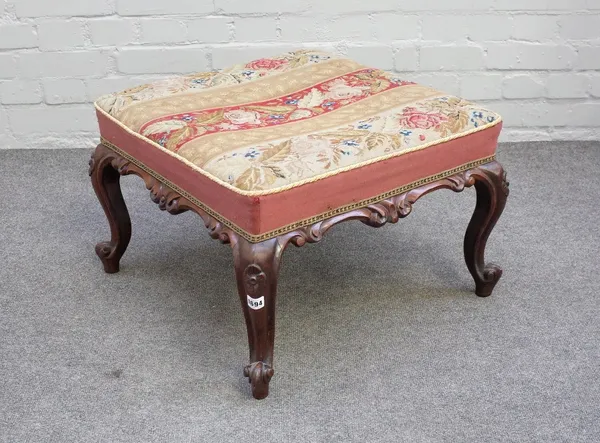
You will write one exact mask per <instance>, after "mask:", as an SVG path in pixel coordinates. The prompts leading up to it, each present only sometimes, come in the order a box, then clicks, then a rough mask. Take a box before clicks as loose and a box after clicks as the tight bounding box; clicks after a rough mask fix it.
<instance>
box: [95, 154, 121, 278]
mask: <svg viewBox="0 0 600 443" xmlns="http://www.w3.org/2000/svg"><path fill="white" fill-rule="evenodd" d="M124 163H125V161H124V159H122V158H121V157H119V156H118V155H117V154H115V153H114V152H113V151H111V150H110V149H108V148H106V147H105V146H104V145H99V146H98V147H97V148H96V150H95V151H94V153H93V154H92V158H91V159H90V170H89V174H90V177H91V179H92V186H93V187H94V191H95V192H96V195H97V196H98V200H99V201H100V204H101V205H102V208H103V209H104V213H105V214H106V218H107V219H108V223H109V225H110V235H111V239H110V241H107V242H101V243H98V244H97V245H96V254H98V257H100V260H101V261H102V264H103V265H104V271H105V272H107V273H109V274H113V273H115V272H119V261H120V260H121V257H122V256H123V254H124V253H125V250H126V249H127V245H128V244H129V240H130V239H131V220H130V218H129V212H128V211H127V206H126V205H125V201H124V200H123V194H122V193H121V185H120V177H121V174H120V172H119V169H120V167H122V166H123V164H124Z"/></svg>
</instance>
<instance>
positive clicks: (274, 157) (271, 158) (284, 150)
mask: <svg viewBox="0 0 600 443" xmlns="http://www.w3.org/2000/svg"><path fill="white" fill-rule="evenodd" d="M291 150H292V141H291V140H286V141H284V142H282V143H279V144H277V145H274V146H273V147H271V148H269V149H267V150H265V151H263V154H262V156H261V157H260V161H261V162H267V161H268V162H269V163H279V162H281V161H283V160H285V158H286V157H287V156H288V155H289V154H290V152H291Z"/></svg>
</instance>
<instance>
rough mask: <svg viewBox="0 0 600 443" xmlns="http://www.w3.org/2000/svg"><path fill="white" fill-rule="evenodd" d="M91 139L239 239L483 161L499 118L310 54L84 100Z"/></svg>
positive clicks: (390, 76) (265, 234) (276, 231)
mask: <svg viewBox="0 0 600 443" xmlns="http://www.w3.org/2000/svg"><path fill="white" fill-rule="evenodd" d="M96 109H97V113H98V118H99V121H100V130H101V135H102V138H103V141H102V142H103V144H105V145H106V146H108V147H109V148H111V149H114V150H116V151H117V152H118V153H119V154H120V155H122V156H124V157H125V158H127V159H128V160H130V161H131V162H133V163H135V164H137V165H138V166H139V167H141V168H143V169H144V170H145V171H146V172H148V173H150V174H151V175H154V176H155V177H156V178H158V179H159V180H160V181H162V182H164V183H167V184H169V186H172V187H173V189H174V190H176V191H177V192H179V193H180V194H181V195H183V196H185V197H186V198H187V199H188V200H190V201H192V202H193V203H194V204H196V205H198V206H199V207H201V208H202V209H204V210H205V211H207V212H209V213H210V214H211V215H212V216H213V217H215V218H217V219H219V220H220V221H222V222H223V223H225V224H226V225H228V226H229V227H230V228H232V229H234V230H235V231H236V232H238V233H239V234H240V235H242V236H244V237H245V238H247V239H248V240H250V241H253V242H256V241H261V240H265V239H268V238H271V237H275V236H277V235H280V234H282V233H285V232H287V231H291V230H293V229H296V228H298V227H300V226H305V225H308V224H311V223H314V222H316V221H318V220H319V219H325V218H328V217H331V216H332V215H333V214H336V213H340V212H345V211H348V210H351V209H353V208H355V207H362V206H365V205H367V204H370V203H371V202H373V203H374V202H378V201H380V200H382V199H384V198H387V197H389V196H392V195H395V194H398V193H401V192H405V191H406V190H408V189H410V188H411V187H415V186H419V185H422V184H424V183H427V182H428V181H435V180H439V179H440V178H443V177H445V176H449V175H452V174H455V173H456V172H458V171H461V170H466V169H469V168H473V167H475V166H477V165H479V164H482V163H485V162H489V161H491V160H492V159H493V156H494V153H495V149H496V143H497V139H498V135H499V133H500V129H501V119H500V117H499V116H498V115H497V114H495V113H493V112H491V111H488V110H486V109H483V108H481V107H479V106H477V105H475V104H473V103H470V102H468V101H466V100H464V99H461V98H457V97H454V96H451V95H448V94H444V93H443V92H439V91H436V90H434V89H431V88H429V87H425V86H421V85H417V84H414V83H411V82H409V81H405V80H403V79H401V78H399V77H398V76H397V75H396V74H394V73H390V72H385V71H382V70H379V69H374V68H369V67H366V66H363V65H360V64H358V63H356V62H353V61H351V60H347V59H343V58H337V57H335V56H333V55H331V54H326V53H322V52H315V51H297V52H293V53H288V54H285V55H282V56H280V57H275V58H272V59H262V60H257V61H254V62H251V63H248V64H245V65H237V66H234V67H232V68H230V69H226V70H224V71H221V72H204V73H199V74H193V75H189V76H184V77H179V78H173V79H168V80H164V81H161V82H157V83H154V84H148V85H143V86H139V87H136V88H133V89H129V90H126V91H123V92H120V93H117V94H112V95H107V96H104V97H102V98H100V99H99V100H98V101H97V102H96Z"/></svg>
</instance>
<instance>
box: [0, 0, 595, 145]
mask: <svg viewBox="0 0 600 443" xmlns="http://www.w3.org/2000/svg"><path fill="white" fill-rule="evenodd" d="M299 47H317V48H321V49H324V50H330V51H334V52H337V53H340V54H345V55H348V56H350V57H353V58H355V59H357V60H359V61H361V62H363V63H367V64H371V65H373V66H377V67H380V68H384V69H391V70H396V71H398V72H400V73H401V76H402V77H404V78H407V79H411V80H414V81H417V82H421V83H425V84H429V85H432V86H434V87H437V88H439V89H443V90H446V91H448V92H450V93H453V94H457V95H462V96H464V97H466V98H469V99H473V100H478V101H481V102H482V103H484V104H485V105H487V106H488V107H490V108H492V109H495V110H498V111H499V112H500V113H502V114H503V115H504V117H505V127H506V129H505V131H504V135H503V139H504V140H552V139H600V0H569V1H566V0H453V1H448V0H419V1H412V0H369V1H365V0H327V1H324V0H302V1H283V0H254V1H248V0H168V1H166V0H87V1H82V0H52V1H50V0H0V149H2V148H58V147H90V146H92V145H93V144H94V142H95V141H96V140H97V137H98V135H97V126H96V123H95V116H94V112H93V108H92V106H91V102H93V100H94V99H95V98H97V97H98V96H100V95H102V94H105V93H109V92H112V91H116V90H122V89H125V88H128V87H131V86H134V85H136V84H140V83H146V82H148V81H152V80H155V79H158V78H162V77H164V76H165V75H171V74H180V73H186V72H192V71H200V70H210V69H220V68H224V67H226V66H228V65H231V64H233V63H239V62H243V61H245V60H250V59H253V58H258V57H264V56H269V55H275V54H278V53H281V52H285V51H288V50H292V49H294V48H299Z"/></svg>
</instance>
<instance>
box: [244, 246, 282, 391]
mask: <svg viewBox="0 0 600 443" xmlns="http://www.w3.org/2000/svg"><path fill="white" fill-rule="evenodd" d="M283 249H284V247H283V246H282V245H281V244H280V242H279V240H278V239H277V238H274V239H271V240H266V241H264V242H261V243H249V242H248V241H246V240H244V239H243V238H240V239H238V241H237V243H236V244H235V246H234V248H233V253H234V260H235V272H236V278H237V285H238V292H239V295H240V301H241V303H242V309H243V311H244V317H245V319H246V327H247V329H248V344H249V347H250V364H248V365H247V366H246V367H245V368H244V375H245V376H246V377H248V378H249V382H250V384H251V385H252V395H253V396H254V398H256V399H263V398H265V397H267V395H269V382H270V381H271V377H273V374H274V370H273V346H274V343H275V298H276V295H277V277H278V275H279V265H280V262H281V255H282V254H283Z"/></svg>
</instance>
